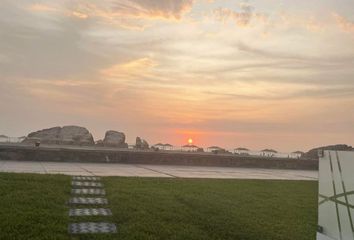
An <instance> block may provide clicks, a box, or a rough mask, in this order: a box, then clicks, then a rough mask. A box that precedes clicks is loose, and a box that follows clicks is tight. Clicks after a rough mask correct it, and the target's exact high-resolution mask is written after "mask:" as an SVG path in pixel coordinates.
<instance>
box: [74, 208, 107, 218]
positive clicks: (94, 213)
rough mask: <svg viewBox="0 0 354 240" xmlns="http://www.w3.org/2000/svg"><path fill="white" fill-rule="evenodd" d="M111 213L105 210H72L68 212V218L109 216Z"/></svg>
mask: <svg viewBox="0 0 354 240" xmlns="http://www.w3.org/2000/svg"><path fill="white" fill-rule="evenodd" d="M111 215H112V212H111V210H110V209H106V208H74V209H70V210H69V216H71V217H75V216H111Z"/></svg>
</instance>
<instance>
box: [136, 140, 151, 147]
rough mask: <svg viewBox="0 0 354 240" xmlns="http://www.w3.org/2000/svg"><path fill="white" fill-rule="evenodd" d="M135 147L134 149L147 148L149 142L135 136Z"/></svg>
mask: <svg viewBox="0 0 354 240" xmlns="http://www.w3.org/2000/svg"><path fill="white" fill-rule="evenodd" d="M135 148H136V149H149V143H148V142H147V141H146V140H144V139H141V138H140V137H136V140H135Z"/></svg>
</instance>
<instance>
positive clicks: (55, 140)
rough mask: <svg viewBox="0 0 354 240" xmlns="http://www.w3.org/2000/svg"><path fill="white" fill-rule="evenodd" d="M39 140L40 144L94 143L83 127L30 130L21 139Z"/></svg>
mask: <svg viewBox="0 0 354 240" xmlns="http://www.w3.org/2000/svg"><path fill="white" fill-rule="evenodd" d="M38 141H40V142H41V143H42V144H59V145H80V146H91V145H93V144H94V141H93V137H92V134H91V133H90V132H89V131H88V130H87V129H86V128H84V127H79V126H64V127H53V128H48V129H43V130H39V131H37V132H32V133H30V134H28V136H27V137H26V138H25V139H24V140H23V141H22V142H23V143H30V144H34V143H36V142H38Z"/></svg>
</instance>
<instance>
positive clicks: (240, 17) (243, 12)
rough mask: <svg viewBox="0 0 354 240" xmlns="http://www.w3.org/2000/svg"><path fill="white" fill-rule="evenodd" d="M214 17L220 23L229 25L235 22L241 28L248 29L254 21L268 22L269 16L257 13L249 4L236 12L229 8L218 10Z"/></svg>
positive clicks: (242, 4)
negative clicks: (230, 22) (228, 23)
mask: <svg viewBox="0 0 354 240" xmlns="http://www.w3.org/2000/svg"><path fill="white" fill-rule="evenodd" d="M212 17H213V18H214V19H215V20H216V21H219V22H222V23H227V22H229V21H233V22H235V23H236V24H237V25H238V26H240V27H246V26H248V25H249V24H250V23H251V20H252V19H258V20H261V21H263V22H265V21H267V16H266V15H265V14H263V13H256V12H255V11H254V7H253V6H251V5H250V4H249V3H247V2H243V3H241V4H240V11H234V10H232V9H229V8H222V7H220V8H217V9H215V10H214V11H213V12H212Z"/></svg>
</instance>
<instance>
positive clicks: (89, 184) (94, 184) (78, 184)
mask: <svg viewBox="0 0 354 240" xmlns="http://www.w3.org/2000/svg"><path fill="white" fill-rule="evenodd" d="M71 185H72V186H74V187H97V188H101V187H103V185H102V183H100V182H78V181H72V182H71Z"/></svg>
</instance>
